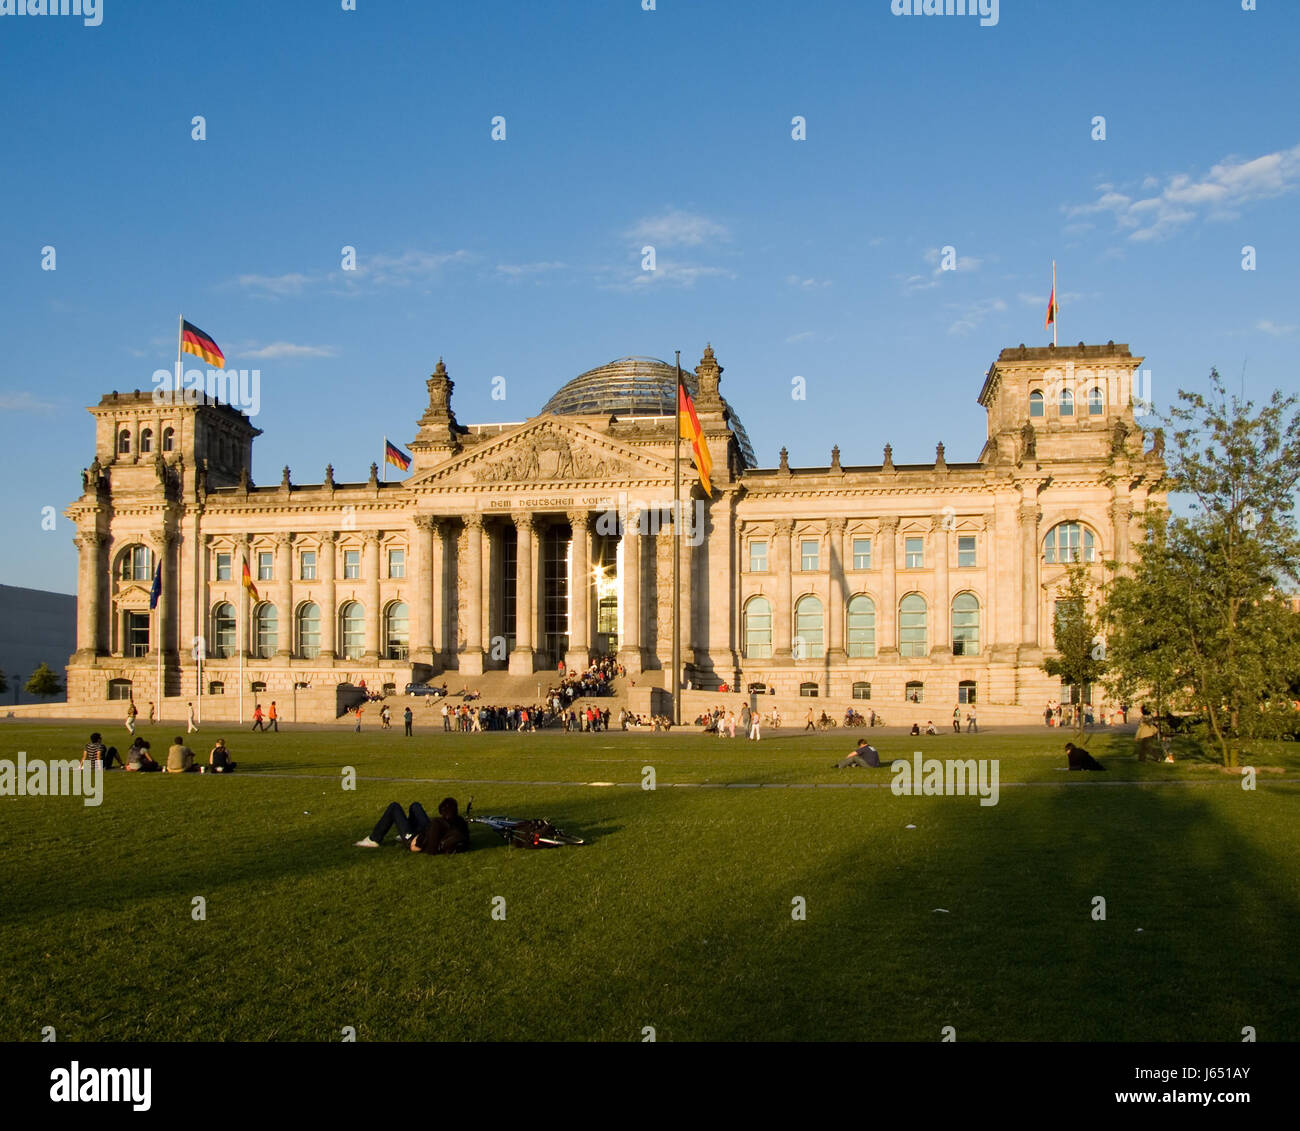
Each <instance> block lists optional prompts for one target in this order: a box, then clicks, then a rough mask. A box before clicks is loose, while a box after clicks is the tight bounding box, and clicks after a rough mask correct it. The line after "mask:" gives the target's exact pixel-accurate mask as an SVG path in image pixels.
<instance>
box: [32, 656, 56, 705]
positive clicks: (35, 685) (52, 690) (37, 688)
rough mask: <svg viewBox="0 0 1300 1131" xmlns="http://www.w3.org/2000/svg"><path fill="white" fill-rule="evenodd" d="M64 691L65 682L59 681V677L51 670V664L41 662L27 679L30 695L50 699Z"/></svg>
mask: <svg viewBox="0 0 1300 1131" xmlns="http://www.w3.org/2000/svg"><path fill="white" fill-rule="evenodd" d="M62 691H63V684H61V683H60V682H59V677H58V676H57V675H55V674H54V672H53V671H51V670H50V665H49V664H41V666H40V667H39V668H37V669H36V670H35V671H34V672H32V675H31V678H30V679H29V680H28V681H27V693H28V694H29V695H38V696H40V697H41V698H42V699H48V698H49V697H50V696H52V695H58V694H60V693H61V692H62Z"/></svg>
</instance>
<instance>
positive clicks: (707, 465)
mask: <svg viewBox="0 0 1300 1131" xmlns="http://www.w3.org/2000/svg"><path fill="white" fill-rule="evenodd" d="M677 410H678V418H679V419H680V420H681V437H682V439H683V440H690V442H691V452H692V453H693V454H694V457H695V470H696V471H698V472H699V475H700V486H701V487H703V488H704V493H705V494H706V495H708V496H709V497H710V498H712V497H713V484H712V482H711V479H712V476H713V458H712V457H711V456H710V455H709V448H708V445H707V444H706V443H705V442H704V432H703V430H702V429H701V428H700V418H699V417H698V416H696V415H695V405H694V403H693V402H692V401H691V397H690V394H689V393H688V392H687V391H686V382H685V381H682V380H681V379H680V378H679V379H678V381H677Z"/></svg>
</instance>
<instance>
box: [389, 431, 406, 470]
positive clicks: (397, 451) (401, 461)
mask: <svg viewBox="0 0 1300 1131" xmlns="http://www.w3.org/2000/svg"><path fill="white" fill-rule="evenodd" d="M384 462H385V463H391V464H392V465H393V466H394V467H397V468H401V470H403V471H405V470H406V469H407V468H408V467H410V466H411V457H410V456H408V455H407V454H406V453H405V452H404V451H402V449H401V448H399V447H398V446H397V445H396V444H394V443H393V442H392V441H391V440H388V439H387V438H385V440H384Z"/></svg>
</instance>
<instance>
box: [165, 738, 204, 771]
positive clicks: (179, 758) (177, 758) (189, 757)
mask: <svg viewBox="0 0 1300 1131" xmlns="http://www.w3.org/2000/svg"><path fill="white" fill-rule="evenodd" d="M197 770H198V767H197V766H196V765H195V764H194V751H193V750H191V749H190V748H189V747H188V746H186V745H185V739H183V738H182V737H181V736H180V735H179V734H178V735H176V736H175V737H174V738H173V739H172V744H171V745H170V746H169V747H168V748H167V767H166V769H165V770H164V771H163V772H164V773H167V774H192V773H194V772H195V771H197Z"/></svg>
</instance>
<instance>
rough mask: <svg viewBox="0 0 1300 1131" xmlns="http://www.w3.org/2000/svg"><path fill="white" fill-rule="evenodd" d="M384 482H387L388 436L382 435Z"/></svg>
mask: <svg viewBox="0 0 1300 1131" xmlns="http://www.w3.org/2000/svg"><path fill="white" fill-rule="evenodd" d="M384 482H385V483H387V482H388V437H387V436H385V437H384Z"/></svg>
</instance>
